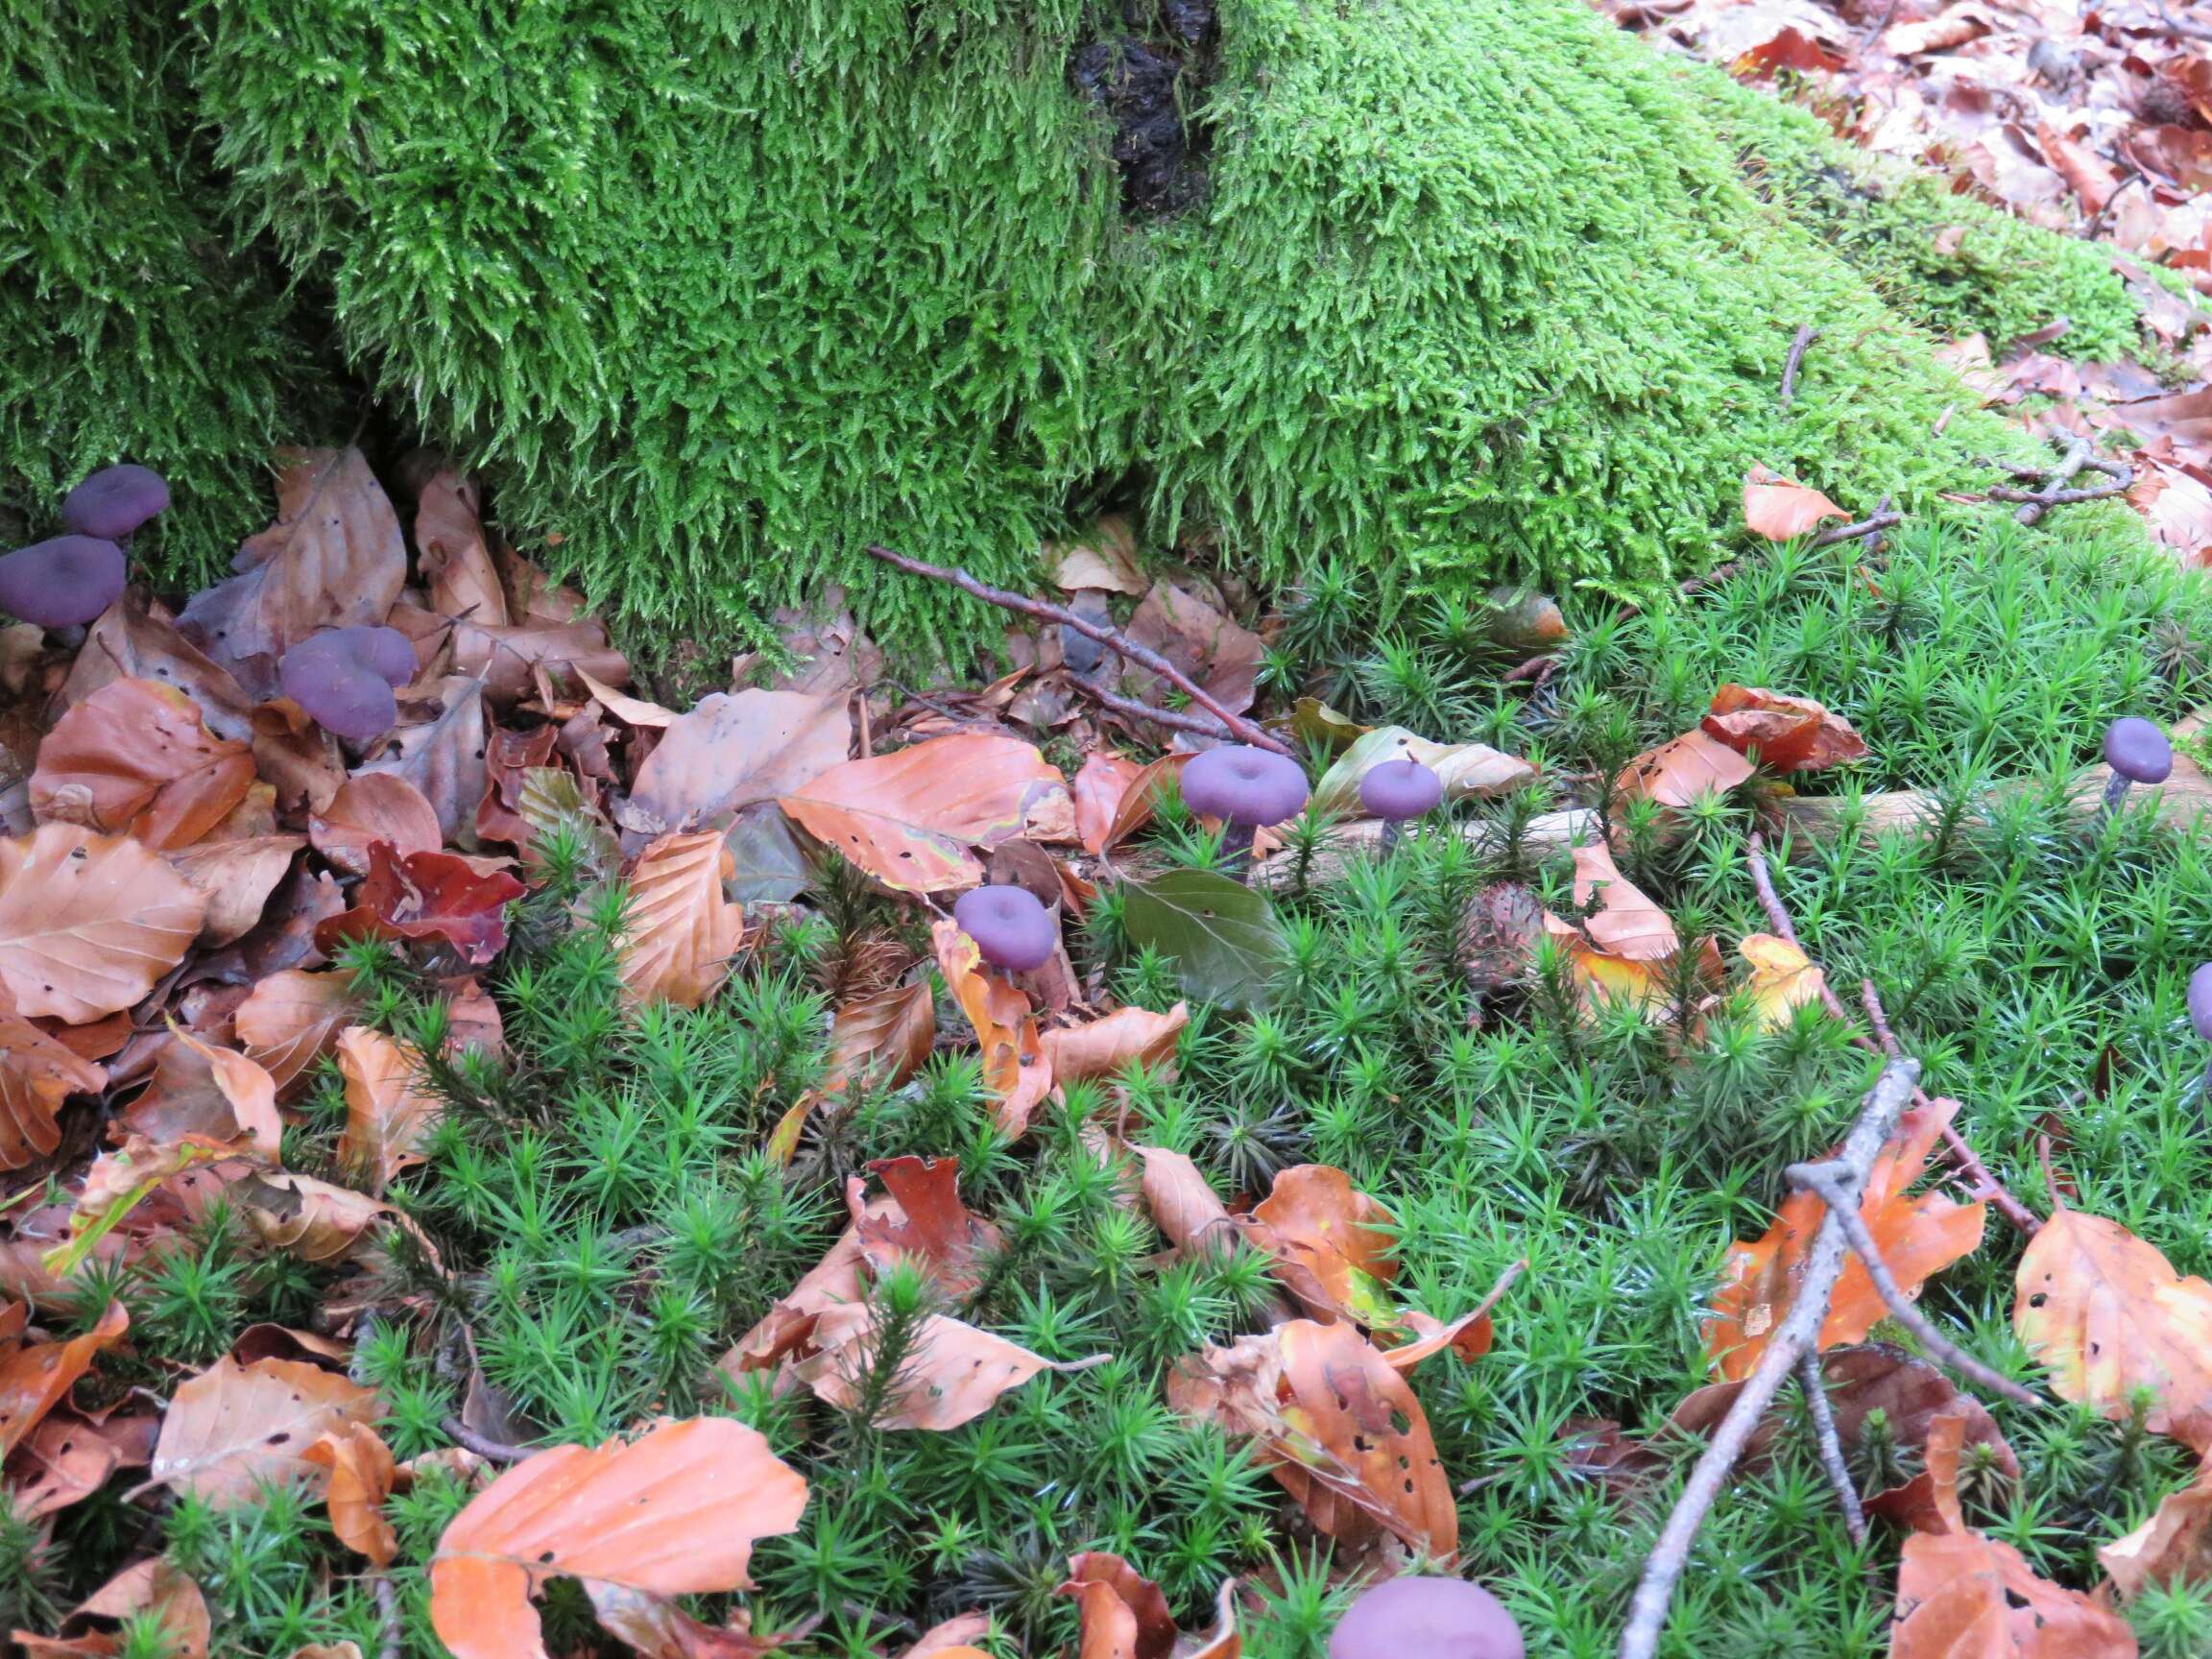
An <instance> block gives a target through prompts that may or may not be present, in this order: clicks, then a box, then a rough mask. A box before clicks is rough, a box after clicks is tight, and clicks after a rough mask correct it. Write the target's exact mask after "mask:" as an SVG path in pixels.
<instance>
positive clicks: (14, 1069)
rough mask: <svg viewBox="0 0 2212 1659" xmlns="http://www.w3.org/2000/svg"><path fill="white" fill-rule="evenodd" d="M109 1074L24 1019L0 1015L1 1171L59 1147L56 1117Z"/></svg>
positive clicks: (103, 1083) (105, 1082) (102, 1084)
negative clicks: (65, 1103) (68, 1101)
mask: <svg viewBox="0 0 2212 1659" xmlns="http://www.w3.org/2000/svg"><path fill="white" fill-rule="evenodd" d="M107 1086H108V1073H107V1072H106V1071H105V1070H102V1069H101V1068H100V1067H98V1066H95V1065H93V1064H92V1062H91V1061H89V1060H85V1059H83V1058H81V1057H80V1056H78V1055H77V1054H76V1053H75V1052H73V1051H72V1050H71V1049H70V1048H68V1047H67V1046H64V1045H63V1044H60V1043H57V1042H56V1041H55V1040H54V1039H53V1038H51V1037H49V1036H47V1035H46V1033H45V1032H43V1031H41V1030H39V1029H38V1027H37V1026H36V1025H34V1024H32V1023H31V1022H29V1021H28V1020H18V1019H16V1018H15V1017H14V1016H13V1015H12V1014H5V1015H0V1169H20V1168H22V1167H23V1166H25V1165H26V1164H29V1163H30V1162H31V1161H32V1160H33V1159H35V1158H44V1157H46V1156H48V1155H49V1154H50V1153H52V1152H53V1150H54V1149H55V1148H56V1147H57V1146H59V1145H60V1144H61V1130H60V1125H59V1124H57V1123H56V1121H55V1116H56V1114H57V1113H59V1112H60V1110H61V1103H62V1102H63V1101H64V1100H66V1099H68V1098H69V1096H70V1095H72V1094H98V1093H99V1092H100V1091H101V1090H102V1089H105V1088H106V1087H107Z"/></svg>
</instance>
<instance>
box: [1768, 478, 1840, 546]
mask: <svg viewBox="0 0 2212 1659" xmlns="http://www.w3.org/2000/svg"><path fill="white" fill-rule="evenodd" d="M1845 517H1849V515H1848V514H1846V513H1845V512H1844V511H1843V509H1842V508H1840V507H1839V506H1837V505H1836V503H1835V502H1833V501H1831V500H1829V499H1828V497H1827V496H1825V495H1823V494H1821V493H1820V492H1819V491H1817V490H1808V489H1807V488H1806V487H1805V486H1804V485H1802V484H1793V483H1791V481H1790V480H1789V479H1787V478H1784V477H1781V476H1780V475H1778V474H1776V473H1773V472H1769V471H1767V469H1766V468H1764V467H1753V468H1752V469H1751V470H1750V471H1748V472H1746V473H1744V474H1743V523H1744V525H1745V527H1746V528H1748V529H1749V530H1750V531H1751V532H1752V533H1753V534H1754V535H1758V536H1764V537H1766V538H1767V541H1794V540H1795V539H1796V538H1797V537H1799V536H1802V535H1804V534H1805V533H1806V532H1807V531H1808V530H1811V529H1812V528H1813V527H1814V526H1815V524H1817V523H1819V522H1820V520H1821V519H1823V518H1845Z"/></svg>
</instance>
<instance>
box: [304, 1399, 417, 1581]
mask: <svg viewBox="0 0 2212 1659" xmlns="http://www.w3.org/2000/svg"><path fill="white" fill-rule="evenodd" d="M304 1456H305V1460H306V1461H307V1462H309V1463H313V1464H317V1465H319V1466H321V1467H322V1468H325V1469H327V1470H329V1471H330V1489H329V1490H328V1491H327V1492H325V1494H324V1497H323V1502H324V1503H325V1505H326V1506H327V1507H328V1508H329V1511H330V1530H331V1531H333V1532H335V1533H336V1534H337V1535H338V1542H339V1543H341V1544H343V1545H345V1546H346V1548H347V1549H349V1550H351V1551H354V1552H355V1553H357V1554H361V1555H366V1556H368V1557H369V1559H370V1560H371V1561H373V1563H375V1565H377V1566H379V1567H389V1566H391V1565H392V1558H393V1557H394V1556H395V1555H397V1554H398V1553H399V1535H398V1534H397V1532H395V1531H393V1530H392V1523H391V1522H389V1521H387V1520H385V1519H384V1513H383V1511H384V1500H385V1499H387V1498H389V1497H391V1496H392V1481H393V1479H394V1475H395V1469H394V1465H393V1462H392V1449H391V1448H390V1447H389V1446H387V1445H385V1444H384V1442H383V1440H382V1439H381V1438H380V1437H379V1436H378V1434H377V1432H376V1431H375V1430H373V1429H372V1428H370V1427H369V1425H368V1424H366V1423H342V1424H340V1425H339V1426H338V1427H337V1428H335V1429H329V1430H325V1431H324V1433H323V1435H322V1437H321V1438H320V1439H318V1440H317V1441H316V1442H315V1444H314V1445H312V1446H310V1447H308V1448H307V1450H306V1453H305V1454H304Z"/></svg>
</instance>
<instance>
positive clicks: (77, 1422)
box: [0, 1366, 160, 1520]
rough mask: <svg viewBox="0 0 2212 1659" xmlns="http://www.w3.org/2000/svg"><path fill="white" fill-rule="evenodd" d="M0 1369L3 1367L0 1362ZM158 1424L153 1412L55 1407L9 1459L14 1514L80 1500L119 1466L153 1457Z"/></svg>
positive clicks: (46, 1511) (50, 1510)
mask: <svg viewBox="0 0 2212 1659" xmlns="http://www.w3.org/2000/svg"><path fill="white" fill-rule="evenodd" d="M0 1369H4V1366H0ZM159 1429H160V1424H159V1421H158V1419H156V1417H155V1416H154V1415H153V1414H152V1413H150V1412H149V1413H146V1414H143V1415H138V1416H126V1415H123V1414H121V1413H116V1414H113V1415H110V1416H108V1418H106V1419H105V1420H104V1421H102V1422H97V1423H95V1422H93V1421H91V1420H90V1419H88V1418H84V1417H80V1416H78V1415H77V1414H76V1413H75V1412H74V1411H71V1410H68V1409H66V1408H61V1409H57V1410H56V1411H54V1412H53V1413H52V1414H51V1415H50V1416H48V1417H47V1419H46V1420H45V1421H44V1422H43V1423H41V1424H39V1425H38V1427H37V1428H36V1429H34V1430H32V1431H31V1435H30V1438H29V1439H27V1440H25V1441H24V1442H23V1443H22V1444H21V1445H20V1446H18V1447H16V1449H15V1451H14V1453H13V1454H12V1455H11V1456H10V1457H9V1459H8V1485H9V1493H10V1496H11V1499H12V1502H13V1503H14V1505H15V1512H16V1513H17V1514H18V1515H21V1516H22V1517H24V1518H25V1519H26V1520H36V1519H37V1518H38V1517H39V1516H41V1515H52V1514H55V1513H57V1512H59V1511H60V1510H63V1509H66V1508H68V1507H69V1506H70V1505H71V1504H74V1503H83V1502H84V1500H85V1499H87V1498H89V1497H91V1496H92V1494H93V1493H95V1492H97V1491H99V1490H100V1488H101V1487H103V1486H105V1485H107V1484H108V1480H109V1479H111V1478H112V1477H113V1476H114V1474H115V1472H116V1471H117V1470H119V1469H123V1468H127V1467H129V1466H131V1465H132V1464H139V1463H144V1462H145V1461H146V1460H147V1459H148V1458H150V1457H152V1456H153V1455H154V1439H155V1436H156V1433H157V1432H158V1431H159Z"/></svg>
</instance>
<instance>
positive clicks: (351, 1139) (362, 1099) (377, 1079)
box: [337, 1025, 445, 1193]
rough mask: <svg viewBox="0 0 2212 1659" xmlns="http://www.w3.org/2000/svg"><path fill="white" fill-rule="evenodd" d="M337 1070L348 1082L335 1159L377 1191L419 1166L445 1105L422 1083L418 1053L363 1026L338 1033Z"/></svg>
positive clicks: (379, 1032)
mask: <svg viewBox="0 0 2212 1659" xmlns="http://www.w3.org/2000/svg"><path fill="white" fill-rule="evenodd" d="M337 1049H338V1072H339V1075H340V1076H342V1077H344V1078H345V1080H346V1127H345V1130H344V1131H343V1132H342V1133H341V1134H340V1135H339V1137H338V1162H339V1164H340V1165H341V1166H344V1167H345V1168H347V1169H349V1170H351V1171H352V1172H353V1173H354V1175H355V1176H357V1177H358V1178H359V1179H360V1180H362V1181H363V1182H364V1183H365V1184H366V1185H367V1187H368V1189H369V1190H370V1191H371V1192H372V1193H380V1192H382V1191H383V1190H384V1189H385V1188H386V1187H388V1186H390V1185H391V1184H392V1177H393V1176H395V1175H397V1173H398V1172H399V1171H400V1170H402V1169H404V1168H406V1167H407V1166H409V1165H412V1164H420V1163H421V1162H422V1157H423V1150H422V1148H423V1143H424V1142H425V1141H426V1140H427V1139H428V1138H429V1134H430V1131H431V1129H432V1128H433V1127H434V1126H435V1125H436V1123H437V1121H438V1119H439V1118H440V1117H441V1116H443V1115H444V1111H445V1108H444V1107H443V1105H442V1104H441V1103H440V1101H439V1099H438V1096H437V1095H436V1094H433V1093H431V1091H430V1090H429V1089H428V1088H426V1087H424V1086H423V1085H422V1083H421V1071H422V1057H421V1054H420V1053H418V1052H417V1051H416V1050H415V1049H414V1048H412V1047H409V1046H405V1045H402V1044H399V1043H397V1042H395V1041H393V1040H392V1039H391V1038H389V1037H387V1036H385V1035H384V1033H383V1032H381V1031H376V1030H372V1029H371V1028H370V1027H369V1026H366V1025H349V1026H348V1027H347V1028H346V1029H345V1030H344V1031H342V1032H340V1033H339V1035H338V1045H337Z"/></svg>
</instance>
